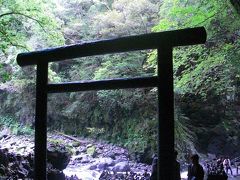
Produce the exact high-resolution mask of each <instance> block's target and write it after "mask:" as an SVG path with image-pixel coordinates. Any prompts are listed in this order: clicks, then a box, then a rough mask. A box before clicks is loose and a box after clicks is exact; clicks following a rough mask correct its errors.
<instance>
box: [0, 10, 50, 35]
mask: <svg viewBox="0 0 240 180" xmlns="http://www.w3.org/2000/svg"><path fill="white" fill-rule="evenodd" d="M9 15H20V16H24V17H26V18H28V19H31V20H33V21H36V22H37V23H38V24H39V26H40V27H41V28H42V29H43V31H44V32H45V33H47V31H46V30H45V29H44V26H43V25H42V22H41V21H39V20H38V19H35V18H33V17H31V16H29V15H26V14H23V13H20V12H7V13H4V14H0V19H1V18H2V17H4V16H9Z"/></svg>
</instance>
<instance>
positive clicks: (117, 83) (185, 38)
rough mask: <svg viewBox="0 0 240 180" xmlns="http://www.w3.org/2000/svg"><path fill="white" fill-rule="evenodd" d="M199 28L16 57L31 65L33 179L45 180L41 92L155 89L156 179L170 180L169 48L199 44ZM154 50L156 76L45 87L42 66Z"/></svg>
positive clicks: (44, 120)
mask: <svg viewBox="0 0 240 180" xmlns="http://www.w3.org/2000/svg"><path fill="white" fill-rule="evenodd" d="M206 36H207V35H206V31H205V29H204V28H203V27H198V28H189V29H182V30H174V31H165V32H159V33H151V34H144V35H138V36H128V37H122V38H117V39H110V40H102V41H94V42H86V43H82V44H76V45H70V46H64V47H58V48H52V49H46V50H41V51H34V52H28V53H21V54H18V56H17V62H18V64H19V65H20V66H27V65H37V79H36V117H35V156H34V164H35V167H34V172H35V179H36V180H46V179H47V175H46V158H47V154H46V148H47V94H48V93H61V92H75V91H89V90H109V89H123V88H143V87H157V88H158V119H159V121H158V179H159V180H174V173H173V172H174V168H175V167H174V92H173V61H172V50H173V47H176V46H187V45H195V44H202V43H205V41H206ZM146 49H157V52H158V74H157V76H153V77H139V78H120V79H108V80H100V81H81V82H68V83H59V84H49V83H48V63H49V62H57V61H62V60H66V59H70V58H77V57H86V56H94V55H101V54H110V53H119V52H127V51H137V50H146Z"/></svg>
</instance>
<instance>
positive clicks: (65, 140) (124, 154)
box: [0, 129, 151, 180]
mask: <svg viewBox="0 0 240 180" xmlns="http://www.w3.org/2000/svg"><path fill="white" fill-rule="evenodd" d="M0 144H1V145H0V147H1V150H2V151H1V152H2V153H1V154H2V156H5V159H7V161H8V163H7V164H5V169H4V168H3V170H2V173H1V172H0V173H1V174H4V173H5V174H4V175H5V176H6V175H7V176H9V175H10V174H11V172H12V171H13V170H12V169H11V168H12V167H11V166H12V165H11V163H12V164H15V165H14V166H15V170H14V171H16V172H14V173H15V174H18V173H20V171H23V172H22V174H21V177H22V178H23V177H28V178H30V177H31V176H29V175H28V174H29V173H32V167H31V164H32V161H33V156H32V154H33V150H34V138H33V136H25V135H24V136H23V135H21V136H16V135H13V134H11V133H10V131H9V130H7V129H5V130H3V131H2V132H1V133H0ZM56 148H57V149H58V150H57V151H56V150H55V149H56ZM10 157H14V158H13V159H15V157H16V158H17V157H18V158H19V160H18V161H17V160H14V161H13V160H12V161H11V160H10V159H11V158H10ZM48 159H49V164H48V169H50V171H49V172H48V174H49V173H50V174H51V173H53V171H54V173H55V174H58V176H59V177H61V178H62V177H63V174H62V173H61V172H63V173H64V175H65V176H66V179H67V178H70V177H72V178H71V179H83V180H88V179H89V180H94V179H111V177H112V179H116V178H120V179H122V178H124V179H149V177H150V172H151V166H150V165H147V164H143V163H136V162H134V161H133V160H131V159H130V156H129V153H128V151H127V150H126V149H124V148H122V147H119V146H116V145H113V144H109V143H107V142H104V141H95V140H92V139H83V138H79V137H71V136H67V135H64V134H59V133H55V134H48ZM20 161H21V162H20ZM30 171H31V172H30ZM55 171H57V173H56V172H55ZM12 173H13V172H12ZM54 173H53V174H54ZM16 177H18V176H17V175H16ZM52 177H54V176H52ZM53 179H54V178H53Z"/></svg>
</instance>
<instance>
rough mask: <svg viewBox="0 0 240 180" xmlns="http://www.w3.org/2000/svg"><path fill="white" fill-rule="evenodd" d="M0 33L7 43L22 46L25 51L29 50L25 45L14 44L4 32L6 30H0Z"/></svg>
mask: <svg viewBox="0 0 240 180" xmlns="http://www.w3.org/2000/svg"><path fill="white" fill-rule="evenodd" d="M0 33H1V34H2V35H3V36H4V38H5V39H6V41H7V42H8V44H9V45H11V46H14V47H20V48H23V49H25V50H27V51H30V50H29V49H28V48H27V47H26V46H24V45H21V44H15V43H14V42H13V41H12V40H11V39H10V38H9V37H8V35H7V34H6V32H4V31H2V30H0Z"/></svg>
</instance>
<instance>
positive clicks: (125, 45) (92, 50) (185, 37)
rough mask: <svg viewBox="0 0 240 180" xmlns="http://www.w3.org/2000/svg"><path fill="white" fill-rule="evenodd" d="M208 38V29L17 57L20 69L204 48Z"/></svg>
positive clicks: (115, 40) (30, 53)
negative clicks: (83, 59)
mask: <svg viewBox="0 0 240 180" xmlns="http://www.w3.org/2000/svg"><path fill="white" fill-rule="evenodd" d="M206 38H207V33H206V30H205V28H204V27H197V28H188V29H180V30H174V31H164V32H157V33H150V34H142V35H136V36H127V37H121V38H116V39H109V40H100V41H92V42H84V43H81V44H75V45H69V46H62V47H57V48H51V49H45V50H41V51H33V52H27V53H20V54H18V56H17V62H18V64H19V65H20V66H27V65H36V64H38V63H41V62H55V61H62V60H66V59H71V58H77V57H85V56H93V55H101V54H110V53H118V52H126V51H136V50H144V49H157V48H159V47H163V46H168V47H175V46H186V45H194V44H202V43H205V42H206Z"/></svg>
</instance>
